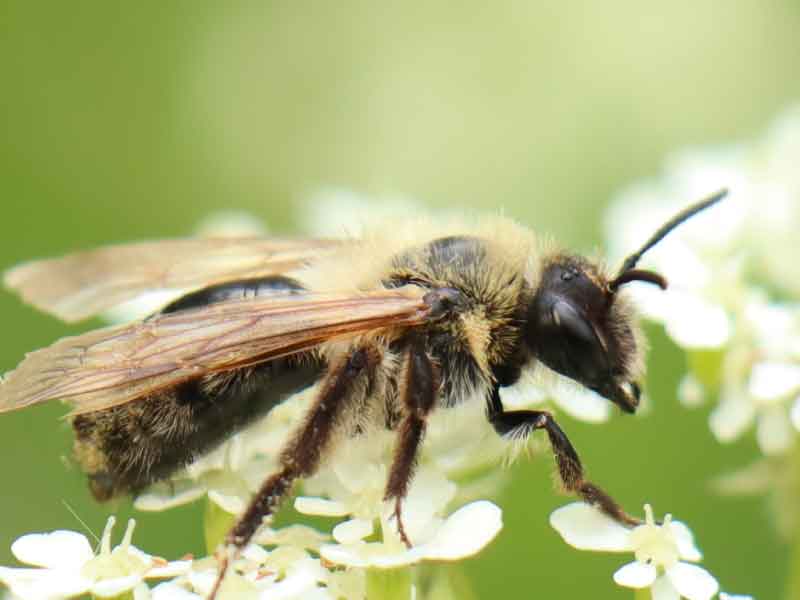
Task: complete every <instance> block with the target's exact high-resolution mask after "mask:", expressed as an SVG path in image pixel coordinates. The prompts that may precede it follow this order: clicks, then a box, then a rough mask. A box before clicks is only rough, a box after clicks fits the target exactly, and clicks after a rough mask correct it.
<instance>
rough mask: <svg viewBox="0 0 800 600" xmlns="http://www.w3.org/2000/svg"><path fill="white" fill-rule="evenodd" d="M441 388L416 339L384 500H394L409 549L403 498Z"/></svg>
mask: <svg viewBox="0 0 800 600" xmlns="http://www.w3.org/2000/svg"><path fill="white" fill-rule="evenodd" d="M438 387H439V384H438V373H437V372H436V367H435V365H434V364H433V362H432V361H431V359H430V357H429V356H428V355H427V354H426V352H425V346H424V343H423V340H422V339H421V338H419V337H415V338H413V339H412V340H411V342H410V344H409V347H408V349H407V351H406V353H405V357H404V364H403V371H402V374H401V387H400V401H401V403H402V406H403V412H404V416H403V420H402V421H401V422H400V426H399V427H398V432H397V445H396V447H395V451H394V458H393V460H392V466H391V468H390V470H389V479H388V481H387V483H386V493H385V495H384V499H385V500H392V499H394V501H395V505H394V516H395V519H396V521H397V532H398V534H399V535H400V539H401V540H402V541H403V543H404V544H405V545H406V546H408V547H409V548H410V547H411V541H410V540H409V539H408V535H407V534H406V530H405V528H404V527H403V519H402V506H403V499H404V498H405V497H406V495H407V494H408V486H409V484H410V483H411V479H412V478H413V476H414V468H415V466H416V463H417V454H418V451H419V447H420V444H421V443H422V439H423V437H425V419H426V418H427V416H428V414H429V413H430V411H431V410H432V409H433V406H434V404H435V403H436V396H437V392H438Z"/></svg>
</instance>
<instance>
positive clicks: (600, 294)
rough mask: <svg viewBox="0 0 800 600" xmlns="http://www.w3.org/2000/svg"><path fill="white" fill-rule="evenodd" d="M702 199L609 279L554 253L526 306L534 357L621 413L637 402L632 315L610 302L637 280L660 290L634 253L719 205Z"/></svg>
mask: <svg viewBox="0 0 800 600" xmlns="http://www.w3.org/2000/svg"><path fill="white" fill-rule="evenodd" d="M726 193H727V192H726V191H722V192H719V193H717V194H715V195H713V196H711V197H710V198H708V199H706V200H703V201H701V202H699V203H697V204H695V205H693V206H691V207H689V208H688V209H686V210H684V211H683V212H681V213H680V214H678V215H676V216H675V217H673V218H672V219H670V220H669V221H668V222H667V223H665V224H664V225H663V226H662V227H661V228H659V229H658V231H656V233H655V234H653V235H652V236H651V237H650V239H649V240H648V241H647V242H646V243H645V244H644V245H643V246H642V248H640V249H639V250H638V251H637V252H635V253H634V254H632V255H630V256H629V257H628V258H627V259H625V261H624V262H623V265H622V268H621V269H620V271H619V272H618V273H617V275H616V276H615V277H613V278H609V277H607V276H606V275H604V274H603V273H602V272H601V270H600V269H599V268H598V267H597V266H596V265H594V264H592V263H591V262H589V261H588V260H586V259H584V258H581V257H579V256H572V255H557V256H555V257H552V258H551V259H549V260H548V262H547V263H546V264H545V265H544V267H543V270H542V275H541V280H540V281H539V285H538V287H537V289H536V293H535V295H534V296H533V298H532V299H531V302H530V304H529V305H528V314H527V329H526V341H527V344H528V346H529V347H530V349H531V350H532V352H533V354H534V355H535V356H536V358H537V359H538V360H539V361H541V362H542V363H544V364H545V365H547V366H548V367H550V368H551V369H553V370H554V371H556V372H558V373H560V374H562V375H565V376H566V377H569V378H570V379H573V380H575V381H577V382H578V383H580V384H581V385H584V386H586V387H587V388H589V389H591V390H593V391H595V392H597V393H598V394H600V395H601V396H603V397H605V398H608V399H609V400H611V401H612V402H614V403H615V404H617V405H619V406H620V408H622V409H623V410H624V411H626V412H633V411H634V410H636V407H637V406H638V405H639V398H640V395H641V388H640V386H639V383H638V382H637V381H636V378H637V377H638V376H639V375H640V373H639V371H640V370H641V367H640V365H641V364H642V356H641V354H642V352H643V349H642V348H641V344H639V343H638V342H637V340H638V338H639V337H640V336H639V332H638V329H637V325H636V322H635V318H634V315H633V314H632V312H631V311H630V310H628V309H627V307H626V305H625V303H624V302H621V301H620V300H619V298H618V292H619V289H620V287H622V286H623V285H625V284H627V283H630V282H632V281H641V282H645V283H651V284H655V285H658V286H659V287H661V288H662V289H665V288H666V287H667V282H666V280H665V279H664V278H663V277H662V276H661V275H659V274H658V273H653V272H652V271H645V270H641V269H636V268H635V266H636V263H637V262H638V261H639V259H640V258H641V256H642V255H643V254H644V253H645V252H646V251H647V250H649V249H650V248H652V247H653V246H654V245H655V244H657V243H658V242H659V241H660V240H661V239H663V238H664V236H666V235H667V234H668V233H669V232H670V231H672V229H674V228H675V227H676V226H677V225H679V224H680V223H682V222H684V221H685V220H686V219H688V218H689V217H691V216H692V215H694V214H696V213H698V212H700V211H701V210H703V209H705V208H707V207H708V206H711V205H712V204H714V203H716V202H718V201H719V200H721V199H722V198H723V197H724V196H725V194H726Z"/></svg>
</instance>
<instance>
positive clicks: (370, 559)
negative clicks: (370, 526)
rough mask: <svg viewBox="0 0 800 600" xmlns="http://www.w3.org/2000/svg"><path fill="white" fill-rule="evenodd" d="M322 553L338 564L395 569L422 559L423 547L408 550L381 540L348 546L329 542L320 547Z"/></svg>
mask: <svg viewBox="0 0 800 600" xmlns="http://www.w3.org/2000/svg"><path fill="white" fill-rule="evenodd" d="M320 555H321V556H322V557H323V558H324V559H325V560H328V561H330V562H332V563H335V564H337V565H345V566H347V567H356V568H365V567H378V568H380V569H394V568H397V567H403V566H406V565H413V564H415V563H418V562H419V561H421V560H422V558H423V556H422V552H421V548H420V547H417V548H412V549H411V550H406V549H405V548H404V547H401V548H397V549H396V548H393V547H391V546H389V545H388V544H383V543H380V542H370V543H366V542H357V543H355V544H349V545H347V546H341V545H336V544H329V545H325V546H322V547H321V548H320Z"/></svg>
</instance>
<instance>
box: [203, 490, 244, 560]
mask: <svg viewBox="0 0 800 600" xmlns="http://www.w3.org/2000/svg"><path fill="white" fill-rule="evenodd" d="M235 522H236V517H234V516H233V515H232V514H230V513H228V512H225V511H224V510H222V509H221V508H220V507H219V506H217V505H216V504H215V503H214V502H212V501H211V500H208V499H206V510H205V512H204V513H203V534H204V535H205V538H206V552H208V553H209V554H214V551H215V550H216V549H217V548H218V547H219V545H220V544H221V543H222V542H223V541H224V540H225V535H226V534H227V533H228V531H229V530H230V528H231V527H233V524H234V523H235Z"/></svg>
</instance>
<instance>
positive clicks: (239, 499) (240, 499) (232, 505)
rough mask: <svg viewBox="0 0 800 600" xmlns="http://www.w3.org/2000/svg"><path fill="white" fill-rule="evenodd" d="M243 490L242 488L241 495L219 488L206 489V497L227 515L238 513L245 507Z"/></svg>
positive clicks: (245, 498) (245, 499) (246, 500)
mask: <svg viewBox="0 0 800 600" xmlns="http://www.w3.org/2000/svg"><path fill="white" fill-rule="evenodd" d="M245 493H246V491H245V490H242V495H241V496H240V495H237V494H236V493H226V492H223V491H221V490H208V499H209V500H211V501H212V502H213V503H214V504H216V505H217V506H219V507H220V508H221V509H222V510H224V511H225V512H226V513H228V514H229V515H240V514H242V513H243V512H244V509H245V508H247V502H248V499H247V497H246V496H245V495H244V494H245Z"/></svg>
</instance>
